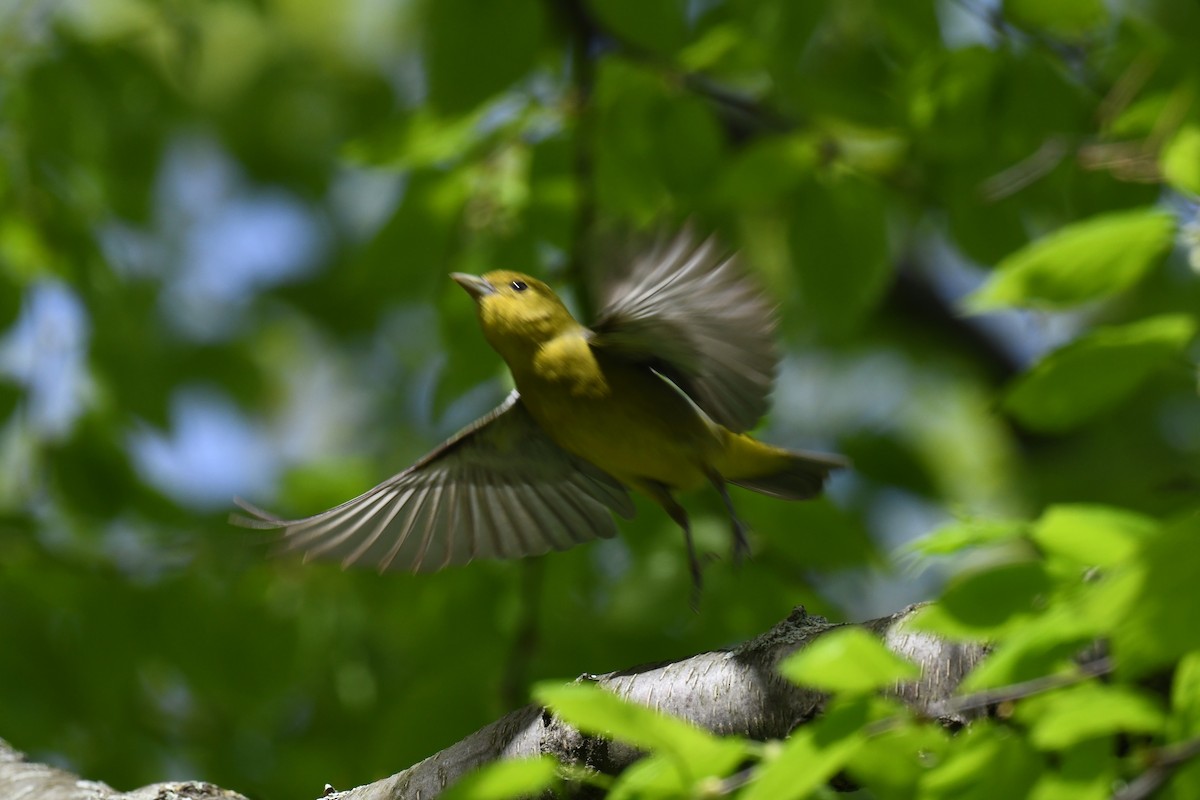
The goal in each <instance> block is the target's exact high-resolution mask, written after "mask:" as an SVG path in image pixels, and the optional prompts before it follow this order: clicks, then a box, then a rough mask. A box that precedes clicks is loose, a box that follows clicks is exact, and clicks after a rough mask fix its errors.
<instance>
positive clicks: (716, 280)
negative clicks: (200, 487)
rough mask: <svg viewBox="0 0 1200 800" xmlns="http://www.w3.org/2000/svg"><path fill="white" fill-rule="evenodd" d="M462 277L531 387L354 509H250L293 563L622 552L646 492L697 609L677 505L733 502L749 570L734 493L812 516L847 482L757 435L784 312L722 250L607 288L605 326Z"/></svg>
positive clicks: (515, 373) (663, 248)
mask: <svg viewBox="0 0 1200 800" xmlns="http://www.w3.org/2000/svg"><path fill="white" fill-rule="evenodd" d="M451 277H452V278H453V279H454V280H455V281H456V282H457V283H458V284H459V285H460V286H462V287H463V289H465V290H466V292H467V294H469V295H470V296H471V297H472V298H473V299H474V301H475V306H476V311H477V314H478V317H479V323H480V326H481V327H482V329H483V335H484V337H485V338H486V339H487V341H488V343H489V344H490V345H491V346H492V348H493V349H495V350H496V352H497V353H499V354H500V357H501V358H503V359H504V361H505V362H506V363H507V365H508V368H509V370H510V371H511V373H512V378H513V382H514V384H515V386H516V389H514V390H513V391H512V393H510V394H509V395H508V397H507V398H506V399H505V400H504V402H502V403H501V404H500V406H499V407H497V408H496V409H494V410H493V411H491V412H490V413H488V414H486V415H485V416H483V417H481V418H480V419H478V420H476V421H475V422H473V423H472V424H470V425H468V426H467V427H466V428H464V429H463V430H462V431H460V432H458V433H457V434H455V435H454V436H452V437H451V438H450V439H449V440H447V441H446V442H445V443H443V444H442V445H440V446H439V447H437V448H436V449H435V450H433V451H432V452H430V453H429V454H427V455H426V456H424V457H423V458H421V459H420V460H419V461H417V463H415V464H413V465H412V466H411V467H409V468H408V469H406V470H404V471H403V472H400V473H399V474H397V475H394V476H393V477H391V478H388V479H387V480H386V481H384V482H383V483H381V484H379V485H378V486H376V487H375V488H373V489H371V490H369V491H367V492H366V493H365V494H362V495H360V496H359V497H356V498H354V499H353V500H349V501H347V502H346V503H343V504H342V505H340V506H337V507H336V508H332V509H329V510H328V511H324V512H322V513H320V514H316V515H314V516H311V517H306V518H304V519H295V520H286V519H281V518H279V517H276V516H274V515H272V514H270V513H268V512H266V511H263V510H261V509H259V508H256V507H254V506H252V505H250V504H249V503H246V502H244V501H241V500H239V501H238V503H239V505H240V506H241V507H242V508H243V509H244V510H245V511H246V512H248V513H249V514H250V516H249V517H244V516H240V515H235V517H234V522H236V523H238V524H241V525H245V526H249V527H255V528H264V529H280V530H282V540H283V543H284V545H285V548H286V549H289V550H298V551H302V552H303V553H304V554H305V556H306V557H312V558H323V559H338V560H340V561H341V562H342V564H343V566H349V565H352V564H372V565H375V566H376V567H377V568H378V569H379V570H380V571H383V570H389V569H396V570H409V571H414V572H416V571H431V570H437V569H441V568H442V567H446V566H450V565H452V564H465V563H467V562H469V561H471V560H472V559H476V558H522V557H525V556H534V555H539V554H542V553H545V552H548V551H550V550H563V549H566V548H568V547H572V546H574V545H577V544H580V543H583V542H586V541H589V540H591V539H596V538H607V537H611V536H614V535H615V534H616V532H617V529H616V525H615V523H614V521H613V518H612V512H615V513H617V514H619V515H621V516H622V517H625V518H627V519H628V518H630V517H632V516H633V514H634V505H633V502H632V501H631V499H630V497H629V494H628V490H630V489H632V490H635V491H638V492H641V493H642V494H644V495H646V496H647V497H649V498H650V499H651V500H653V501H654V502H656V503H657V504H658V505H660V506H661V507H662V508H663V509H664V510H665V511H666V512H667V514H668V515H669V516H670V517H671V519H672V520H674V521H675V522H676V523H677V524H678V525H679V527H680V528H681V529H682V530H683V534H684V540H685V542H686V545H687V551H688V559H689V567H690V569H691V574H692V580H693V587H694V590H695V593H696V594H695V595H694V598H695V597H696V596H698V593H699V589H700V585H701V570H700V562H699V560H698V559H697V557H696V552H695V546H694V544H693V541H692V535H691V525H690V523H689V520H688V515H687V512H686V511H685V510H684V508H683V506H681V505H680V504H679V503H678V502H677V501H676V499H675V493H676V492H678V491H687V490H692V489H697V488H701V487H703V486H705V485H711V486H712V487H713V488H715V489H716V491H717V492H719V493H720V496H721V498H722V499H723V501H724V503H725V507H726V509H727V510H728V513H729V518H730V522H731V526H732V532H733V552H734V557H735V559H739V560H740V558H742V557H743V556H744V555H746V554H747V553H748V552H749V544H748V541H747V537H746V528H745V526H744V524H743V523H742V521H741V520H740V518H739V517H738V515H737V513H736V511H735V510H734V507H733V503H732V501H731V499H730V497H729V493H728V491H727V489H726V484H729V483H732V484H734V485H736V486H741V487H744V488H746V489H750V490H751V491H755V492H760V493H762V494H765V495H770V496H772V497H778V498H782V499H786V500H803V499H808V498H812V497H815V496H816V495H818V494H819V493H820V492H821V489H822V487H823V485H824V482H825V479H826V477H827V476H828V474H829V472H830V471H831V470H834V469H837V468H839V467H842V466H845V462H844V461H843V459H841V458H839V457H837V456H831V455H823V454H816V453H805V452H796V451H789V450H784V449H782V448H778V447H774V446H772V445H769V444H765V443H763V442H760V441H758V440H757V439H754V438H752V437H751V436H749V435H747V434H746V433H744V431H746V430H747V429H749V428H751V427H752V426H753V425H754V424H755V423H756V422H757V421H758V420H759V419H760V418H761V417H762V415H763V414H764V413H765V412H766V410H767V406H768V396H769V394H770V390H771V384H772V381H773V378H774V372H775V367H776V362H777V357H776V354H775V343H774V327H775V314H774V309H773V308H772V307H771V305H770V304H769V303H768V302H767V301H766V299H765V298H764V297H763V296H762V295H761V294H760V293H759V292H758V291H757V289H756V288H755V287H754V286H752V285H751V284H750V283H749V282H748V281H747V279H746V278H745V276H744V275H743V273H742V272H741V270H740V268H739V266H738V263H737V258H736V256H733V255H729V254H728V253H726V252H725V251H723V250H721V249H720V246H719V245H718V244H717V242H716V241H715V240H714V239H711V238H710V239H708V240H706V241H703V242H697V240H696V238H695V237H694V235H693V234H692V233H691V231H690V230H688V229H685V230H684V231H683V232H682V233H680V234H679V235H677V236H676V237H675V238H673V239H669V240H660V242H659V243H658V244H657V245H656V246H654V247H652V248H650V249H649V250H648V251H647V252H645V253H643V254H642V255H640V256H639V257H636V258H634V259H633V260H632V261H631V263H630V264H629V266H628V269H626V270H625V271H622V272H617V273H613V274H610V275H607V276H605V277H604V278H602V279H601V280H602V283H601V285H600V286H599V291H598V301H599V303H598V305H599V307H600V312H599V314H598V316H597V318H596V321H595V322H594V324H592V325H591V327H585V326H584V325H582V324H580V323H579V322H578V321H576V320H575V318H574V317H573V316H572V315H571V313H570V312H569V311H568V310H567V308H566V306H565V305H564V304H563V302H562V301H561V300H560V299H559V297H558V296H557V295H556V294H555V293H554V292H553V290H551V289H550V287H549V286H547V285H546V284H545V283H543V282H541V281H539V280H537V279H535V278H532V277H530V276H528V275H524V274H522V273H519V272H510V271H497V272H489V273H487V274H485V275H483V276H480V277H477V276H473V275H464V274H462V273H454V274H453V275H451Z"/></svg>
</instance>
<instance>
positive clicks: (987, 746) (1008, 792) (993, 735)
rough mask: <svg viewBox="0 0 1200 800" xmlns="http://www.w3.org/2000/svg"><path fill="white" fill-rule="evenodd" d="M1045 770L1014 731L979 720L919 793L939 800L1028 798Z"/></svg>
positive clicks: (948, 754)
mask: <svg viewBox="0 0 1200 800" xmlns="http://www.w3.org/2000/svg"><path fill="white" fill-rule="evenodd" d="M1042 769H1043V763H1042V760H1041V758H1039V756H1038V754H1037V753H1036V751H1034V750H1033V749H1032V748H1030V747H1029V745H1028V744H1026V742H1025V741H1024V740H1023V739H1022V738H1021V737H1020V736H1018V735H1017V733H1016V732H1015V731H1011V730H1006V729H1004V728H999V727H996V726H992V725H989V724H987V723H986V722H983V721H980V722H977V723H976V724H974V725H972V726H971V727H970V729H968V730H967V731H965V732H964V733H962V734H961V735H960V736H958V737H957V738H956V739H955V740H954V741H953V743H952V744H951V746H950V747H949V748H947V751H946V753H945V756H944V757H943V759H942V761H941V762H940V763H938V764H937V765H935V766H934V767H933V769H931V770H930V771H929V773H928V774H927V775H926V776H925V780H923V781H922V782H921V793H920V796H921V797H923V798H931V799H936V800H941V799H942V798H945V800H1005V799H1006V798H1013V797H1025V796H1026V795H1027V794H1028V791H1029V787H1030V786H1031V785H1032V784H1033V782H1034V781H1035V780H1036V779H1037V776H1038V775H1039V774H1040V773H1041V771H1042Z"/></svg>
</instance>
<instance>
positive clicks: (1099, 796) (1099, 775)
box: [1029, 738, 1116, 800]
mask: <svg viewBox="0 0 1200 800" xmlns="http://www.w3.org/2000/svg"><path fill="white" fill-rule="evenodd" d="M1115 773H1116V757H1115V755H1114V753H1113V747H1112V742H1111V741H1110V740H1108V739H1104V738H1096V739H1089V740H1085V741H1083V742H1080V743H1079V744H1077V745H1074V746H1072V747H1068V748H1066V749H1064V750H1062V751H1061V752H1059V753H1057V754H1056V763H1055V764H1054V765H1053V767H1052V768H1050V769H1047V770H1045V771H1044V772H1043V773H1042V775H1041V777H1040V778H1038V782H1037V784H1036V785H1034V787H1033V789H1032V790H1031V791H1030V793H1029V800H1106V799H1107V798H1109V797H1112V786H1113V782H1114V781H1115V780H1116V774H1115Z"/></svg>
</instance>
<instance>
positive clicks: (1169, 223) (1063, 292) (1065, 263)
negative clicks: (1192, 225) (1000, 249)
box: [967, 209, 1175, 312]
mask: <svg viewBox="0 0 1200 800" xmlns="http://www.w3.org/2000/svg"><path fill="white" fill-rule="evenodd" d="M1174 235H1175V217H1174V216H1172V215H1171V214H1169V213H1167V212H1165V211H1160V210H1157V209H1137V210H1134V211H1119V212H1114V213H1110V214H1103V215H1101V216H1097V217H1092V218H1090V219H1086V220H1083V221H1081V222H1076V223H1074V224H1072V225H1068V226H1067V227H1064V228H1060V229H1059V230H1057V231H1055V232H1054V233H1051V234H1048V235H1046V236H1044V237H1043V238H1041V239H1038V240H1037V241H1035V242H1033V243H1031V244H1029V245H1027V246H1026V247H1024V248H1022V249H1021V250H1018V251H1017V252H1016V253H1013V254H1012V255H1010V256H1009V257H1008V258H1006V259H1004V260H1003V261H1002V262H1000V264H999V265H998V266H997V267H996V271H995V273H994V274H993V275H992V277H991V278H990V279H989V280H988V282H987V283H985V284H984V285H983V287H982V288H980V289H979V290H978V291H976V292H975V293H974V294H972V295H971V296H970V297H969V298H967V307H968V309H970V310H971V311H976V312H979V311H992V310H994V309H998V308H1008V307H1010V306H1031V307H1037V308H1068V307H1070V306H1073V305H1077V304H1079V303H1082V302H1085V301H1087V300H1094V299H1096V298H1100V297H1107V296H1109V295H1113V294H1116V293H1117V292H1120V291H1122V290H1124V289H1126V288H1128V287H1129V286H1131V285H1132V284H1134V283H1135V282H1136V281H1137V280H1138V279H1140V278H1141V277H1142V276H1143V275H1144V274H1145V273H1146V272H1147V271H1148V270H1150V269H1151V268H1152V267H1154V266H1155V264H1157V263H1158V262H1159V261H1160V260H1161V258H1162V257H1163V255H1165V254H1166V252H1167V251H1168V250H1169V249H1170V247H1171V243H1172V241H1173V239H1174Z"/></svg>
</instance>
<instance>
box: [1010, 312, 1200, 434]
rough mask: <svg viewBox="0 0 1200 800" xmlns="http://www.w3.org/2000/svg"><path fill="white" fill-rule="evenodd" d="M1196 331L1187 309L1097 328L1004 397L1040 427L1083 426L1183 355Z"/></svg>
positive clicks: (1032, 424)
mask: <svg viewBox="0 0 1200 800" xmlns="http://www.w3.org/2000/svg"><path fill="white" fill-rule="evenodd" d="M1195 334H1196V320H1195V319H1194V318H1192V317H1188V316H1185V315H1182V314H1170V315H1163V316H1158V317H1150V318H1148V319H1144V320H1141V321H1139V322H1133V323H1129V324H1126V325H1119V326H1116V325H1114V326H1108V327H1103V328H1097V329H1096V330H1094V331H1092V332H1091V333H1089V334H1087V335H1086V336H1084V337H1083V338H1081V339H1078V340H1076V341H1074V342H1071V343H1070V344H1068V345H1066V346H1065V347H1062V348H1060V349H1058V350H1056V351H1054V352H1053V353H1051V354H1050V355H1048V356H1046V357H1045V358H1043V359H1042V360H1041V361H1039V362H1038V363H1037V364H1036V365H1035V366H1034V367H1033V369H1031V370H1030V371H1029V372H1027V373H1025V374H1024V375H1022V376H1021V377H1020V378H1018V379H1017V381H1016V382H1015V383H1014V384H1013V385H1012V387H1011V388H1010V389H1009V390H1008V392H1007V394H1006V395H1005V397H1004V408H1005V410H1007V411H1008V412H1009V413H1011V414H1012V415H1013V416H1015V417H1016V418H1017V419H1019V420H1020V421H1021V422H1022V423H1024V424H1025V425H1028V426H1029V427H1031V428H1034V429H1035V430H1042V431H1063V430H1070V429H1072V428H1075V427H1078V426H1080V425H1082V424H1084V423H1086V422H1088V421H1090V420H1091V419H1093V418H1095V417H1096V416H1098V415H1100V414H1101V413H1103V412H1105V411H1107V410H1108V409H1110V408H1112V407H1113V406H1115V405H1116V404H1118V403H1120V402H1121V401H1122V400H1123V399H1124V398H1125V397H1126V396H1127V395H1129V394H1130V393H1131V392H1133V391H1134V390H1135V389H1136V388H1137V387H1138V385H1139V384H1141V383H1142V381H1144V380H1145V379H1146V378H1147V377H1148V376H1149V375H1150V374H1151V373H1152V372H1154V371H1155V370H1157V369H1160V368H1161V367H1162V366H1164V365H1165V364H1168V363H1170V362H1171V360H1172V359H1175V358H1178V357H1179V356H1180V354H1181V351H1182V350H1183V348H1184V346H1185V345H1187V343H1188V342H1189V341H1190V340H1191V339H1192V337H1193V336H1195Z"/></svg>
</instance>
